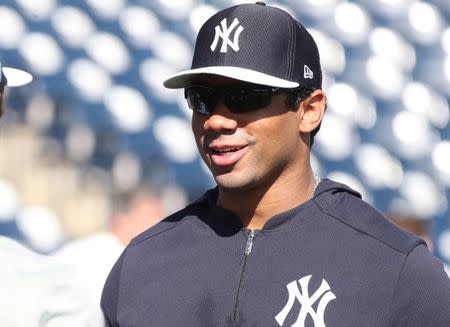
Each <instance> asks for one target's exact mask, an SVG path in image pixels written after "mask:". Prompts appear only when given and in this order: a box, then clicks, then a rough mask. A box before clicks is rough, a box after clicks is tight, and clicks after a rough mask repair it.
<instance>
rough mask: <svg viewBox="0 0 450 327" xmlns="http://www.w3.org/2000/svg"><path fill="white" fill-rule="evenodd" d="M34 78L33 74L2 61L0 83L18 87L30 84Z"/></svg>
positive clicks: (0, 64)
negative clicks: (4, 63)
mask: <svg viewBox="0 0 450 327" xmlns="http://www.w3.org/2000/svg"><path fill="white" fill-rule="evenodd" d="M32 80H33V76H31V74H29V73H27V72H25V71H23V70H20V69H16V68H11V67H5V66H3V65H2V63H1V61H0V85H7V86H8V87H16V86H22V85H25V84H28V83H30V82H31V81H32Z"/></svg>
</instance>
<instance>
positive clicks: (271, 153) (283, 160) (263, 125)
mask: <svg viewBox="0 0 450 327" xmlns="http://www.w3.org/2000/svg"><path fill="white" fill-rule="evenodd" d="M236 83H237V82H236V81H234V80H230V79H226V78H220V79H218V78H214V79H212V80H208V84H207V85H208V86H221V87H223V86H228V85H231V84H234V85H233V86H235V84H236ZM222 98H223V97H222ZM300 115H301V113H300V110H299V111H293V110H292V109H290V108H288V107H287V104H286V95H285V94H277V95H273V96H272V100H271V103H270V104H269V105H267V106H265V107H263V108H259V109H257V110H255V111H251V112H246V113H232V112H230V111H229V110H228V108H227V107H226V106H225V105H224V103H223V99H221V100H219V103H218V104H217V105H216V106H215V108H214V111H213V113H212V114H211V115H204V114H201V113H198V112H195V111H194V112H193V116H192V130H193V132H194V136H195V139H196V142H197V147H198V149H199V152H200V154H201V156H202V158H203V160H204V162H205V163H206V165H207V166H208V167H209V169H210V170H211V172H212V174H213V176H214V178H215V180H216V182H217V184H218V185H219V187H221V188H223V189H229V190H250V189H254V188H261V187H263V188H264V187H268V186H270V185H272V184H273V183H274V182H282V181H283V180H286V181H288V180H289V179H290V178H292V176H293V174H296V173H298V169H299V167H301V165H302V164H303V163H304V162H305V160H306V158H305V156H304V152H302V151H301V148H302V142H301V138H300V136H299V122H300Z"/></svg>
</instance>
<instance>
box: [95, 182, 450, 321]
mask: <svg viewBox="0 0 450 327" xmlns="http://www.w3.org/2000/svg"><path fill="white" fill-rule="evenodd" d="M217 196H218V191H217V188H216V189H213V190H210V191H208V192H206V193H205V195H204V196H203V197H201V198H200V199H199V200H197V201H195V202H193V203H192V204H190V205H188V206H187V207H186V208H184V209H183V210H181V211H179V212H177V213H175V214H173V215H171V216H169V217H168V218H166V219H165V220H163V221H162V222H161V223H159V224H157V225H156V226H154V227H152V228H150V229H149V230H147V231H145V232H144V233H142V234H140V235H139V236H137V237H136V238H134V239H133V240H132V241H131V242H130V244H129V245H128V246H127V248H126V249H125V251H124V252H123V254H122V255H121V257H120V258H119V259H118V261H117V263H116V264H115V266H114V267H113V269H112V271H111V273H110V275H109V277H108V279H107V281H106V284H105V287H104V290H103V295H102V302H101V306H102V310H103V312H104V314H105V317H106V321H107V325H108V326H115V327H118V326H120V327H144V326H145V327H148V326H166V327H171V326H249V327H250V326H252V327H253V326H297V327H326V326H327V327H362V326H364V327H394V326H395V327H397V326H398V327H399V326H404V327H426V326H428V327H449V326H450V281H449V278H448V276H447V275H446V274H445V272H444V269H443V265H442V263H441V262H440V261H439V260H438V259H436V258H435V257H434V256H433V255H432V254H431V253H430V252H429V251H428V249H427V248H426V246H425V243H424V242H423V241H422V240H421V239H419V238H417V237H416V236H413V235H412V234H409V233H407V232H405V231H402V230H400V229H399V228H397V227H396V226H394V225H393V224H391V223H390V222H389V221H388V220H387V219H386V218H385V217H384V216H383V215H381V214H380V213H379V212H378V211H377V210H375V209H374V208H373V207H371V206H370V205H368V204H367V203H365V202H364V201H362V200H361V199H360V196H359V194H358V193H357V192H355V191H353V190H351V189H350V188H348V187H347V186H345V185H342V184H338V183H335V182H332V181H330V180H323V181H322V182H321V183H320V184H319V186H318V187H317V189H316V192H315V195H314V197H313V199H311V200H309V201H307V202H305V203H303V204H302V205H300V206H298V207H296V208H294V209H291V210H289V211H287V212H284V213H281V214H279V215H276V216H274V217H272V218H271V219H270V220H269V221H268V222H267V223H266V225H265V226H264V228H263V229H262V230H256V231H249V230H248V229H246V228H244V227H243V226H242V224H241V222H240V220H239V218H238V217H236V216H235V215H233V214H232V213H231V212H229V211H227V210H224V209H222V208H220V207H218V206H217V205H216V202H217Z"/></svg>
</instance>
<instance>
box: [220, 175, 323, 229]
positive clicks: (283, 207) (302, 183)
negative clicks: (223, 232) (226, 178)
mask: <svg viewBox="0 0 450 327" xmlns="http://www.w3.org/2000/svg"><path fill="white" fill-rule="evenodd" d="M316 184H317V182H316V180H315V177H314V173H313V172H312V169H311V168H309V169H307V170H306V171H304V172H298V174H297V175H295V176H289V178H284V179H283V180H281V179H278V180H277V181H276V182H275V183H273V184H272V185H270V186H268V187H261V188H256V187H255V188H252V189H246V190H242V189H240V190H229V189H223V188H220V187H219V203H220V206H221V207H223V208H225V209H228V210H230V211H232V212H234V213H235V214H236V215H238V216H239V217H240V218H241V220H242V222H243V224H244V226H245V227H247V228H249V229H262V228H263V226H264V225H265V223H266V222H267V221H268V220H269V219H270V218H271V217H273V216H274V215H277V214H279V213H282V212H285V211H287V210H290V209H292V208H295V207H297V206H299V205H301V204H302V203H304V202H306V201H308V200H309V199H310V198H311V197H312V194H313V192H314V189H315V186H316Z"/></svg>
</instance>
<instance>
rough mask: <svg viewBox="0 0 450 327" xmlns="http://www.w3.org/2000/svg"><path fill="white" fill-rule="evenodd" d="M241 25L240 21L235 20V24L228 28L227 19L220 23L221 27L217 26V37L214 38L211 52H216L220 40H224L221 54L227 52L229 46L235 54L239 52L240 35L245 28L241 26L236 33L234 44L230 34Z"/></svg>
mask: <svg viewBox="0 0 450 327" xmlns="http://www.w3.org/2000/svg"><path fill="white" fill-rule="evenodd" d="M237 25H239V20H238V19H237V18H235V19H234V20H233V23H231V25H230V26H229V27H227V19H226V18H224V19H223V20H222V21H221V22H220V26H219V25H217V26H216V29H215V31H216V35H215V36H214V41H213V43H212V44H211V51H214V50H216V47H217V43H218V42H219V38H221V39H222V46H221V47H220V52H227V51H228V46H230V47H231V48H232V49H233V50H234V51H235V52H238V51H239V43H238V42H239V35H241V33H242V31H243V30H244V28H243V27H242V25H240V26H239V27H238V28H237V30H236V31H235V32H234V38H233V42H232V41H231V40H230V34H231V32H233V30H234V29H235V27H236V26H237Z"/></svg>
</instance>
